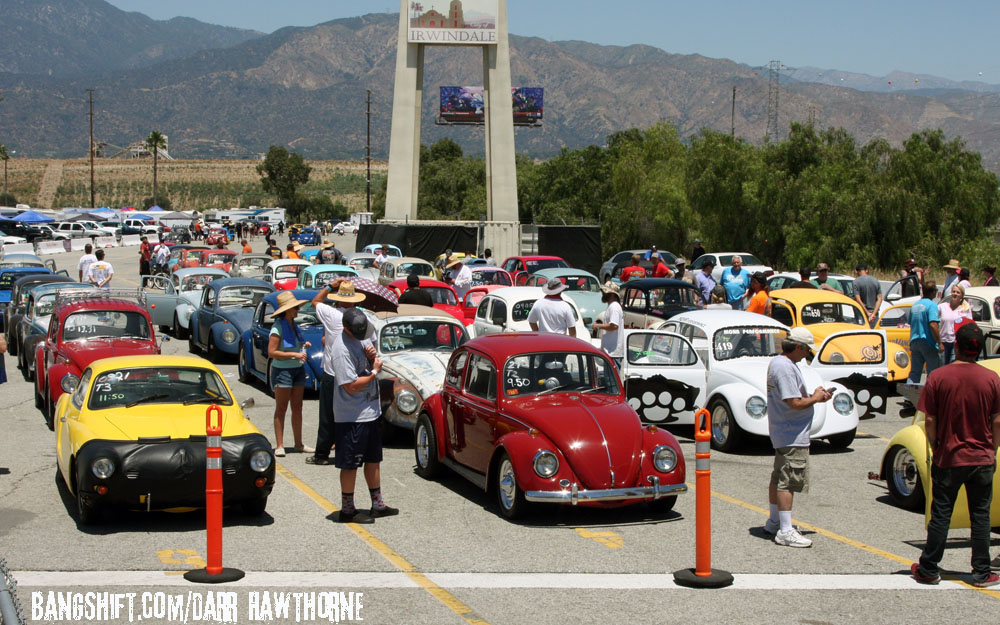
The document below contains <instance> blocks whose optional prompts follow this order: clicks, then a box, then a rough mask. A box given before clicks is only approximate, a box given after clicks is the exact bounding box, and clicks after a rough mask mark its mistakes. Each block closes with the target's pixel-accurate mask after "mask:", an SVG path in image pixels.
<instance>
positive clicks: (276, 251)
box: [264, 239, 281, 260]
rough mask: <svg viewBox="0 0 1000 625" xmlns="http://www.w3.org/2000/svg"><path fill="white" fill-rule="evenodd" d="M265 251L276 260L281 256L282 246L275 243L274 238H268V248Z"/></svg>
mask: <svg viewBox="0 0 1000 625" xmlns="http://www.w3.org/2000/svg"><path fill="white" fill-rule="evenodd" d="M264 253H265V254H267V255H268V256H270V257H271V258H273V259H275V260H278V259H279V258H281V248H280V247H278V246H277V245H276V244H275V242H274V239H268V240H267V249H266V250H264Z"/></svg>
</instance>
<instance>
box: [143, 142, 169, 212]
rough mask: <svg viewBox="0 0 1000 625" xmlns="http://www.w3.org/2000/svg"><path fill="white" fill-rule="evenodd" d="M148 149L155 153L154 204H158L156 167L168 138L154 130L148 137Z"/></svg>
mask: <svg viewBox="0 0 1000 625" xmlns="http://www.w3.org/2000/svg"><path fill="white" fill-rule="evenodd" d="M146 149H148V150H149V151H150V152H152V153H153V204H154V205H156V168H157V165H158V164H159V160H160V150H165V149H167V138H166V137H164V136H163V135H162V134H160V132H159V131H157V130H154V131H153V132H151V133H149V136H148V137H146Z"/></svg>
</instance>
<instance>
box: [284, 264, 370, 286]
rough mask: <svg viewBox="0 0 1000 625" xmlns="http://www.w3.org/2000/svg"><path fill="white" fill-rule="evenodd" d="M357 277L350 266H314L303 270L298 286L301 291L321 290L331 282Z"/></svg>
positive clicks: (356, 273)
mask: <svg viewBox="0 0 1000 625" xmlns="http://www.w3.org/2000/svg"><path fill="white" fill-rule="evenodd" d="M357 275H358V272H357V271H356V270H355V269H354V268H353V267H350V266H348V265H313V266H312V267H306V268H305V269H303V270H302V273H300V274H299V283H298V285H297V286H298V288H300V289H319V288H320V287H322V286H323V285H324V284H326V283H327V282H329V281H330V280H336V279H337V278H351V277H354V276H357Z"/></svg>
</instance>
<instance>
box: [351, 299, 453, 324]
mask: <svg viewBox="0 0 1000 625" xmlns="http://www.w3.org/2000/svg"><path fill="white" fill-rule="evenodd" d="M370 314H373V315H375V318H376V319H380V320H382V321H390V320H391V321H393V322H395V321H396V320H398V319H401V318H403V317H422V318H433V319H434V320H435V321H439V320H444V321H454V322H455V323H457V324H460V323H462V322H461V321H459V320H458V319H456V318H455V317H454V316H453V315H452V314H451V313H447V312H445V311H443V310H440V309H438V308H431V307H430V306H420V305H419V304H400V305H399V309H398V310H396V312H389V311H384V312H377V313H370ZM463 325H464V324H463Z"/></svg>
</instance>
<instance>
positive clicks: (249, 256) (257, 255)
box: [236, 252, 277, 262]
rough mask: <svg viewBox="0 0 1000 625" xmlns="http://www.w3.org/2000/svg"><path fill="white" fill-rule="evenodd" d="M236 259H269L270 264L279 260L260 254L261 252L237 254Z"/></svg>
mask: <svg viewBox="0 0 1000 625" xmlns="http://www.w3.org/2000/svg"><path fill="white" fill-rule="evenodd" d="M236 258H239V259H241V260H242V259H244V258H267V259H269V260H268V262H270V261H272V260H277V259H275V258H271V255H270V254H263V253H260V252H251V253H250V254H237V255H236Z"/></svg>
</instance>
